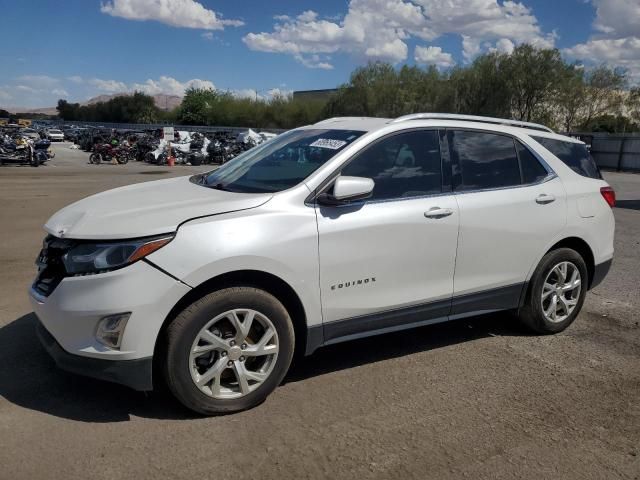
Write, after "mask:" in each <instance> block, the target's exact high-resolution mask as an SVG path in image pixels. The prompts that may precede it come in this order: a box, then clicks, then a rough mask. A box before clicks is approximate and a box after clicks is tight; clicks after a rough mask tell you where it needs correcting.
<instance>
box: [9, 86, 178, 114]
mask: <svg viewBox="0 0 640 480" xmlns="http://www.w3.org/2000/svg"><path fill="white" fill-rule="evenodd" d="M127 95H131V94H130V93H126V92H123V93H114V94H113V95H98V96H97V97H93V98H90V99H89V100H87V101H86V102H82V103H81V104H80V105H93V104H94V103H98V102H108V101H109V100H111V99H112V98H116V97H123V96H127ZM151 96H152V97H153V101H154V103H155V104H156V107H158V108H159V109H160V110H173V109H174V108H176V107H177V106H179V105H180V103H182V97H181V96H178V95H167V94H165V93H159V94H157V95H151ZM7 110H8V111H9V113H42V114H44V115H57V114H58V111H57V110H56V107H43V108H20V107H7Z"/></svg>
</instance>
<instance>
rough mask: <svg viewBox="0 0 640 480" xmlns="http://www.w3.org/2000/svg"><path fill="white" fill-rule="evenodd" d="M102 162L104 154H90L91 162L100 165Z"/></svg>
mask: <svg viewBox="0 0 640 480" xmlns="http://www.w3.org/2000/svg"><path fill="white" fill-rule="evenodd" d="M101 162H102V155H100V154H99V153H92V154H91V155H89V163H94V164H96V165H100V163H101Z"/></svg>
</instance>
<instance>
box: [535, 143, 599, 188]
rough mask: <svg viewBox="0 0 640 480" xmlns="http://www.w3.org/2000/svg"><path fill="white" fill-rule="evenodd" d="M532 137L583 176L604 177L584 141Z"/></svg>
mask: <svg viewBox="0 0 640 480" xmlns="http://www.w3.org/2000/svg"><path fill="white" fill-rule="evenodd" d="M532 137H533V139H534V140H536V141H537V142H538V143H540V144H541V145H542V146H543V147H544V148H546V149H547V150H549V151H550V152H551V153H553V154H554V155H555V156H556V157H558V158H559V159H560V160H562V162H564V164H565V165H566V166H567V167H569V168H570V169H571V170H573V171H574V172H576V173H578V174H580V175H582V176H583V177H589V178H602V176H601V175H600V170H598V167H597V165H596V162H594V161H593V158H591V155H590V154H589V150H587V146H586V145H584V144H583V143H573V142H565V141H562V140H555V139H551V138H545V137H537V136H533V135H532Z"/></svg>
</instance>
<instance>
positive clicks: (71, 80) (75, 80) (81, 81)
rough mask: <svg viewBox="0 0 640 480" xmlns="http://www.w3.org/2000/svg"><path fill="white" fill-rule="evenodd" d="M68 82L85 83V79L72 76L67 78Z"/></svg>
mask: <svg viewBox="0 0 640 480" xmlns="http://www.w3.org/2000/svg"><path fill="white" fill-rule="evenodd" d="M67 80H69V81H70V82H73V83H83V82H84V78H82V77H81V76H79V75H72V76H70V77H67Z"/></svg>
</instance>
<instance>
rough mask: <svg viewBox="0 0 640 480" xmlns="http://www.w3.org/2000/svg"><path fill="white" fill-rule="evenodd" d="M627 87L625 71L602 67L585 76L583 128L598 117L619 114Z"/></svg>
mask: <svg viewBox="0 0 640 480" xmlns="http://www.w3.org/2000/svg"><path fill="white" fill-rule="evenodd" d="M625 86H626V75H625V74H624V72H623V71H621V70H617V69H611V68H608V67H607V66H605V65H602V66H600V67H598V68H595V69H594V70H591V71H590V72H588V73H587V74H586V76H585V88H584V107H585V108H584V110H585V112H584V116H583V118H582V126H586V125H589V124H590V123H591V121H592V120H593V119H594V118H596V117H601V116H603V115H605V114H608V113H609V114H610V113H618V112H617V110H619V109H620V107H621V106H622V102H623V95H622V89H623V88H624V87H625Z"/></svg>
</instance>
